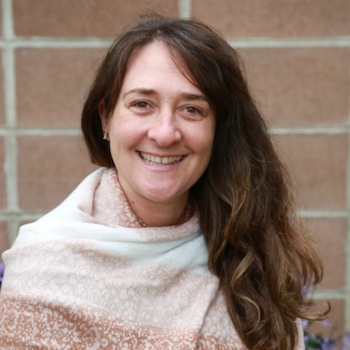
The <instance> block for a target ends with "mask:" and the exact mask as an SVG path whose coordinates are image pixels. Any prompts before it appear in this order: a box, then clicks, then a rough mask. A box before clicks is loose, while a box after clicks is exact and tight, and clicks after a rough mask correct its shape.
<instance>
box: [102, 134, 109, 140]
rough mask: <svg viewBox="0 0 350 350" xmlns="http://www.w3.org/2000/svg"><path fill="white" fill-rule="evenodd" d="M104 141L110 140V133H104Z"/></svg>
mask: <svg viewBox="0 0 350 350" xmlns="http://www.w3.org/2000/svg"><path fill="white" fill-rule="evenodd" d="M103 139H104V140H108V132H104V133H103Z"/></svg>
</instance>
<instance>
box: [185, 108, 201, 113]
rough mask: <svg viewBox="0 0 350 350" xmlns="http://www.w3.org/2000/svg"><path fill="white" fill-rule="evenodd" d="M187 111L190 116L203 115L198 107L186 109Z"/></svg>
mask: <svg viewBox="0 0 350 350" xmlns="http://www.w3.org/2000/svg"><path fill="white" fill-rule="evenodd" d="M185 111H186V112H187V113H189V114H202V111H201V110H199V109H198V108H196V107H186V108H185Z"/></svg>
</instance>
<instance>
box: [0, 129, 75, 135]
mask: <svg viewBox="0 0 350 350" xmlns="http://www.w3.org/2000/svg"><path fill="white" fill-rule="evenodd" d="M8 131H9V128H0V135H6V134H7V133H8ZM12 133H13V134H15V135H26V136H32V135H33V136H34V135H35V136H38V135H40V136H55V135H66V136H80V135H81V130H80V129H79V128H25V127H22V128H16V129H13V130H12Z"/></svg>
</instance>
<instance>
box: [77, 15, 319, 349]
mask: <svg viewBox="0 0 350 350" xmlns="http://www.w3.org/2000/svg"><path fill="white" fill-rule="evenodd" d="M155 40H161V41H163V42H165V43H166V44H167V45H169V48H170V49H171V50H173V52H174V62H175V63H176V64H177V65H178V67H179V69H181V71H182V72H183V73H184V75H185V76H186V77H187V78H188V79H190V80H191V81H192V82H193V83H194V84H196V85H197V86H198V87H199V88H200V89H201V90H202V91H203V93H204V94H205V95H206V96H207V98H208V99H209V100H210V102H211V104H212V106H213V108H214V110H215V115H216V130H215V139H214V146H213V153H212V156H211V160H210V163H209V165H208V168H207V169H206V171H205V172H204V174H203V175H202V177H201V178H200V180H199V181H198V182H197V183H196V184H195V185H194V186H193V187H192V188H191V193H192V196H194V197H195V198H196V200H197V203H198V207H199V210H200V223H201V228H202V231H203V234H204V237H205V240H206V243H207V246H208V250H209V259H208V266H209V268H210V270H211V272H212V273H213V274H215V275H216V276H218V278H219V280H220V285H221V288H222V290H223V292H224V294H225V296H226V301H227V305H228V311H229V314H230V317H231V319H232V322H233V324H234V326H235V328H236V329H237V331H238V333H239V334H240V336H241V338H242V339H243V341H244V342H245V344H246V346H247V347H248V348H249V349H251V350H258V349H259V350H261V349H264V350H268V349H271V350H272V349H274V350H276V349H283V350H292V349H294V348H295V346H296V343H297V338H298V334H297V327H296V319H297V318H303V319H307V320H314V319H321V318H322V317H323V316H324V314H325V313H315V312H312V311H311V310H310V308H309V307H310V306H312V305H313V302H312V301H310V300H306V299H305V297H304V294H303V288H306V287H308V286H310V285H314V284H317V283H319V282H320V281H321V279H322V262H321V258H320V255H319V252H318V250H317V248H316V246H315V245H314V244H313V243H312V241H311V239H310V237H309V236H308V235H307V234H306V233H305V232H304V230H303V228H302V226H301V224H300V223H299V221H298V219H297V217H296V215H295V210H294V208H293V200H292V198H291V191H290V190H289V185H288V176H287V173H286V171H285V170H284V167H283V166H282V164H281V162H280V161H279V159H278V157H277V155H276V152H275V150H274V147H273V145H272V142H271V140H270V137H269V135H268V133H267V129H266V125H265V123H264V121H263V119H262V117H261V114H260V112H259V111H258V109H257V107H256V105H255V103H254V101H253V99H252V96H251V94H250V91H249V89H248V86H247V83H246V79H245V77H244V74H243V69H242V63H241V60H240V58H239V55H238V54H237V52H236V51H235V50H234V49H233V48H232V47H230V45H228V44H227V42H226V41H225V40H223V39H222V38H221V37H220V36H219V35H218V34H217V33H216V32H215V31H213V30H212V29H211V28H209V27H208V26H206V25H204V24H202V23H200V22H197V21H193V20H185V19H169V18H161V17H153V18H151V19H148V20H147V21H144V22H143V23H141V24H139V25H138V26H136V27H134V28H132V29H131V30H129V31H128V32H126V33H125V34H123V35H121V36H120V37H119V38H117V39H116V41H115V42H114V44H113V45H112V47H111V48H110V50H109V52H108V54H107V56H106V58H105V59H104V61H103V62H102V64H101V66H100V69H99V71H98V72H97V75H96V78H95V81H94V83H93V85H92V87H91V89H90V92H89V95H88V97H87V100H86V103H85V105H84V109H83V114H82V129H83V132H84V137H85V141H86V144H87V146H88V149H89V152H90V156H91V159H92V161H93V162H94V163H96V164H99V165H102V166H107V167H113V166H114V164H113V161H112V160H111V156H110V151H109V145H108V143H107V142H105V141H103V140H102V126H101V122H100V117H99V113H98V105H99V104H100V103H101V102H103V103H104V105H105V109H106V115H107V116H108V115H110V114H111V112H112V111H113V108H114V106H115V104H116V101H117V99H118V95H119V92H120V90H121V86H122V82H123V78H124V75H125V72H126V69H127V64H128V60H129V57H130V55H131V53H132V52H133V51H134V50H135V48H137V47H142V46H146V45H147V44H149V43H151V42H153V41H155ZM179 57H180V58H181V59H179Z"/></svg>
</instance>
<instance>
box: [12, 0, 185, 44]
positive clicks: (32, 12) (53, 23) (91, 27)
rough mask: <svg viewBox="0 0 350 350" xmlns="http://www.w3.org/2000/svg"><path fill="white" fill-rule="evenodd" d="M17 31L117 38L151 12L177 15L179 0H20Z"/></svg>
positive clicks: (15, 6) (16, 12)
mask: <svg viewBox="0 0 350 350" xmlns="http://www.w3.org/2000/svg"><path fill="white" fill-rule="evenodd" d="M13 11H14V18H15V19H14V23H15V33H16V35H18V36H43V37H68V38H81V37H115V36H116V35H117V34H118V33H120V32H121V31H122V30H123V29H124V28H126V27H130V26H132V25H134V24H136V23H137V21H138V19H139V16H140V15H144V14H148V13H150V12H151V11H156V12H157V13H160V14H163V15H166V16H170V17H176V16H177V15H178V1H177V0H167V1H160V0H128V1H123V0H89V1H86V0H74V1H71V0H59V1H56V0H45V1H42V0H16V1H14V2H13Z"/></svg>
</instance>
